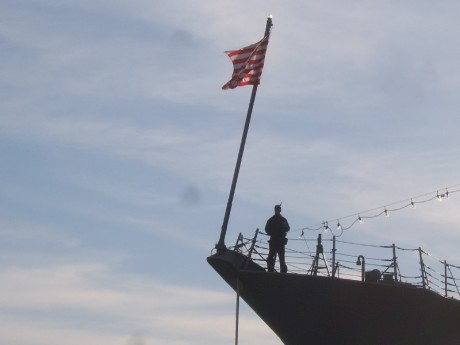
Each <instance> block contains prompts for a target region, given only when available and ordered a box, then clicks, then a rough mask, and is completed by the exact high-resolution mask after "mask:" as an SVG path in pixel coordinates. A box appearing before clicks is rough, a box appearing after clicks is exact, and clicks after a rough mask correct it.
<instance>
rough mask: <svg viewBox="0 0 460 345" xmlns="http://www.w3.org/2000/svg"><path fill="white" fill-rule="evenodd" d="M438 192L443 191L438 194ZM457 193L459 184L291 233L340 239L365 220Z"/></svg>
mask: <svg viewBox="0 0 460 345" xmlns="http://www.w3.org/2000/svg"><path fill="white" fill-rule="evenodd" d="M440 190H442V191H444V190H445V191H444V192H439V191H440ZM458 192H460V184H456V185H453V186H450V187H445V188H441V189H437V190H435V191H432V192H428V193H424V194H420V195H417V196H414V197H411V198H408V199H404V200H400V201H395V202H392V203H389V204H386V205H384V206H379V207H375V208H373V209H369V210H365V211H361V212H358V213H354V214H350V215H348V216H343V217H339V218H333V219H330V220H325V221H322V222H321V223H318V224H315V225H311V226H306V227H303V228H301V229H297V230H294V231H293V232H296V231H302V234H301V235H300V236H299V237H303V236H304V232H305V231H325V232H327V231H330V232H331V233H332V234H333V235H335V236H336V237H340V236H341V235H342V234H343V232H344V231H346V230H349V229H351V228H352V227H353V226H355V225H356V224H357V223H359V224H362V223H363V222H364V220H366V219H372V218H377V217H380V216H382V215H385V217H389V216H390V213H393V212H397V211H401V210H404V209H406V208H408V207H412V208H416V207H417V205H418V204H425V203H428V202H430V201H433V200H438V201H443V200H445V199H448V198H449V197H450V196H451V195H452V194H455V193H458ZM335 222H337V223H336V225H335V227H334V226H330V225H329V224H330V223H332V224H333V223H335ZM335 232H338V233H335Z"/></svg>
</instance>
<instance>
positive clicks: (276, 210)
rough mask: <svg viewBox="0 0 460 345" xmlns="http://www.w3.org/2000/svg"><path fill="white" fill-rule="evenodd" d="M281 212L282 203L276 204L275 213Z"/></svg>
mask: <svg viewBox="0 0 460 345" xmlns="http://www.w3.org/2000/svg"><path fill="white" fill-rule="evenodd" d="M280 213H281V205H275V214H280Z"/></svg>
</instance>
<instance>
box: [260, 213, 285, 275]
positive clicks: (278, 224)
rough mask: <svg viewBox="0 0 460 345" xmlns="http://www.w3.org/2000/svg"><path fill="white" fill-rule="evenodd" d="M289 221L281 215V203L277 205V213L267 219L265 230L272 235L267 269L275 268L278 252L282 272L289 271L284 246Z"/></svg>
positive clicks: (270, 270) (271, 270) (272, 269)
mask: <svg viewBox="0 0 460 345" xmlns="http://www.w3.org/2000/svg"><path fill="white" fill-rule="evenodd" d="M289 229H290V227H289V223H288V221H287V219H286V218H284V217H283V216H282V215H281V205H275V214H274V215H273V216H272V217H271V218H270V219H269V220H267V225H265V232H266V233H267V235H270V240H269V241H268V243H269V251H268V257H267V269H268V271H269V272H273V271H274V269H275V260H276V254H278V259H279V261H280V269H281V273H286V272H287V266H286V261H285V259H284V246H285V245H286V243H287V238H286V233H287V232H288V231H289Z"/></svg>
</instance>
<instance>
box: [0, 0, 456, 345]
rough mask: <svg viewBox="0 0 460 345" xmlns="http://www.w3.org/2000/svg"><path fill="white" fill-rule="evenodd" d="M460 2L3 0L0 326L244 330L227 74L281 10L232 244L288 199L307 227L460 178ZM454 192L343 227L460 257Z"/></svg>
mask: <svg viewBox="0 0 460 345" xmlns="http://www.w3.org/2000/svg"><path fill="white" fill-rule="evenodd" d="M459 10H460V9H459V4H458V3H457V2H454V1H445V2H442V3H439V4H438V3H436V4H434V3H432V2H429V1H407V2H404V3H401V2H399V1H377V2H370V1H369V2H362V1H347V2H346V3H344V2H341V1H330V2H327V3H318V2H312V1H290V2H280V1H272V0H268V1H266V0H265V1H259V0H256V1H251V2H250V3H248V2H247V1H239V0H238V1H231V2H230V1H217V2H216V1H208V0H204V1H201V2H200V3H199V4H197V3H194V2H190V1H182V0H170V1H168V2H166V1H161V2H160V1H155V0H154V1H144V0H133V1H121V0H113V1H106V0H92V1H82V0H79V1H73V0H67V1H58V0H29V1H23V0H14V1H12V0H11V1H10V0H3V1H2V2H0V66H1V67H0V76H1V78H0V97H1V102H0V161H1V169H0V190H1V193H0V323H1V324H2V328H1V330H0V343H2V344H3V343H5V344H9V345H45V344H46V345H53V344H62V342H63V339H65V343H66V344H67V345H74V344H78V345H81V344H98V345H106V344H107V345H108V344H110V345H116V344H120V345H122V344H123V345H134V344H137V345H140V344H142V345H157V344H163V345H185V344H187V345H193V344H200V345H211V344H212V345H214V344H227V343H233V334H234V303H235V296H234V294H233V293H232V291H231V290H230V288H228V287H227V286H226V285H225V284H224V283H223V282H222V281H221V280H220V279H219V277H218V276H217V274H215V273H214V272H213V270H212V269H211V268H210V267H209V266H208V265H207V263H206V260H205V259H206V257H207V256H208V255H209V254H210V252H211V250H212V249H213V247H214V245H215V243H216V241H217V240H218V236H219V232H220V227H221V225H222V220H223V216H224V211H225V206H226V202H227V197H228V191H229V188H230V183H231V178H232V174H233V168H234V164H235V161H236V156H237V150H238V146H239V142H240V138H241V133H242V128H243V124H244V119H245V116H246V110H247V105H248V101H249V97H250V91H251V89H250V87H243V88H238V89H236V90H229V91H223V90H221V86H222V85H223V84H224V83H225V82H227V81H228V79H229V78H230V75H231V72H232V66H231V63H230V60H229V59H228V57H227V56H226V55H225V54H224V51H225V50H230V49H236V48H240V47H243V46H246V45H249V44H252V43H255V42H256V41H258V40H259V39H260V38H262V35H263V32H264V28H265V20H266V17H267V15H268V14H273V22H274V27H273V31H272V36H271V40H270V44H269V48H268V53H267V57H266V64H265V69H264V74H263V76H262V84H261V85H260V87H259V90H258V95H257V99H256V104H255V107H254V113H253V119H252V122H251V129H250V132H249V137H248V141H247V146H246V152H245V156H244V159H243V165H242V169H241V172H240V179H239V181H238V186H237V192H236V195H235V200H234V205H233V209H232V214H231V218H230V223H229V230H228V233H227V243H228V244H233V243H234V241H235V240H236V238H237V235H238V233H239V232H243V233H244V234H246V235H247V236H251V235H252V233H253V232H254V230H255V229H256V228H263V226H264V224H265V221H266V219H267V218H268V217H269V216H271V214H272V211H273V205H274V204H275V203H278V202H280V201H282V202H283V214H284V215H285V216H286V217H287V218H288V219H289V222H290V224H291V228H292V229H293V230H296V231H297V230H299V229H301V228H303V227H308V226H311V225H315V224H318V223H321V222H322V221H324V220H331V219H332V220H334V219H339V218H342V217H345V216H347V215H356V214H358V213H360V212H361V213H362V214H363V215H364V214H366V213H365V212H364V211H366V210H370V209H374V208H375V209H379V208H382V207H385V206H386V205H390V204H392V203H395V202H398V201H402V200H407V199H410V198H412V197H416V196H419V195H422V194H425V193H432V192H435V191H437V190H440V191H442V192H444V191H445V188H446V187H453V188H452V189H454V190H455V189H459V187H458V184H459V183H460V176H459V173H458V172H459V170H460V163H459V160H458V157H459V154H460V138H459V135H458V128H459V109H460V99H459V97H458V92H459V90H460V65H459V63H458V61H459V60H460V44H459V38H458V32H459V30H460V23H459V22H458V16H457V13H458V11H459ZM459 196H460V194H454V193H453V194H452V195H451V197H450V198H449V200H445V201H444V202H442V203H439V202H430V203H426V204H422V205H419V207H417V209H416V210H410V209H405V210H402V211H400V212H397V213H395V214H394V215H392V216H391V217H390V218H388V219H386V218H384V217H378V218H375V219H372V220H369V221H366V222H365V223H364V224H362V225H359V226H355V227H353V228H352V229H350V230H348V231H347V232H345V234H344V235H343V236H342V238H343V239H344V240H350V241H358V240H359V241H361V242H372V243H383V244H388V243H393V242H396V243H398V244H400V245H402V246H409V247H418V246H422V247H423V248H425V249H426V250H428V251H430V252H432V253H434V254H436V255H437V256H439V257H442V258H447V259H449V260H450V261H452V262H454V263H457V264H460V254H458V250H457V243H459V240H460V232H459V231H458V220H459V216H458V207H459V206H460V202H459ZM422 199H423V198H422ZM416 200H418V199H416ZM419 200H421V199H419ZM395 206H398V204H397V203H396V204H395ZM363 212H364V213H363ZM369 214H371V213H369ZM346 221H347V220H346V219H344V222H346ZM312 243H313V242H312ZM240 321H241V326H240V344H254V343H264V344H267V345H279V344H281V342H280V340H279V339H278V338H277V337H276V336H275V335H274V334H272V333H271V331H270V330H269V329H268V328H267V327H266V326H265V325H264V324H263V323H262V322H261V321H260V320H259V319H258V318H257V316H256V315H255V314H254V313H253V312H252V311H251V310H249V309H248V308H247V307H245V306H244V305H243V306H242V314H241V319H240Z"/></svg>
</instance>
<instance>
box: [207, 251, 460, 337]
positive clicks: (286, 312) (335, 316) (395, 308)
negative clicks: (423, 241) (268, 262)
mask: <svg viewBox="0 0 460 345" xmlns="http://www.w3.org/2000/svg"><path fill="white" fill-rule="evenodd" d="M207 260H208V262H209V264H210V265H211V266H212V267H213V268H214V269H215V270H216V271H217V272H218V273H219V274H220V275H221V277H222V278H223V279H224V280H225V281H226V282H227V283H228V284H229V285H230V286H231V287H232V288H233V289H234V290H235V291H236V290H237V286H238V291H239V294H240V296H241V298H242V299H243V300H244V301H245V302H246V303H247V304H248V305H249V306H250V307H251V308H252V309H253V310H254V311H255V312H256V313H257V314H258V315H259V316H260V318H261V319H262V320H263V321H264V322H265V323H266V324H267V325H268V326H269V327H270V328H271V329H272V330H273V331H274V332H275V333H276V334H277V335H278V337H279V338H280V339H281V340H282V342H283V343H284V344H286V345H458V344H460V301H458V300H455V299H451V298H445V297H443V296H441V295H439V294H437V293H435V292H433V291H430V290H426V289H422V288H419V287H415V286H413V285H409V284H404V283H397V282H382V281H379V282H375V283H371V282H361V281H355V280H349V279H337V278H329V277H320V276H314V275H304V274H292V273H287V274H281V273H276V272H275V273H272V272H266V271H265V269H263V268H262V267H261V266H259V265H257V264H256V263H254V262H252V261H251V260H248V259H247V258H246V257H245V256H244V255H242V254H240V253H238V252H235V251H232V250H226V251H224V252H222V253H218V254H215V255H212V256H210V257H208V259H207ZM237 280H238V285H237Z"/></svg>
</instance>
